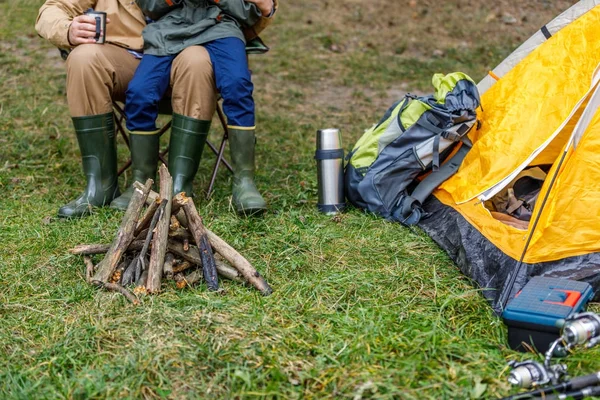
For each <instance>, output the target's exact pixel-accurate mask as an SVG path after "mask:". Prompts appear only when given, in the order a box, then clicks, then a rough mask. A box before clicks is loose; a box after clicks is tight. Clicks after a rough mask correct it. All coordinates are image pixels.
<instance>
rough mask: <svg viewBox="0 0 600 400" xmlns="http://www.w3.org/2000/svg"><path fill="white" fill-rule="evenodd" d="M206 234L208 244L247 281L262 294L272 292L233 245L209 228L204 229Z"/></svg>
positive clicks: (265, 294)
mask: <svg viewBox="0 0 600 400" xmlns="http://www.w3.org/2000/svg"><path fill="white" fill-rule="evenodd" d="M206 236H207V237H208V240H209V241H210V244H211V245H212V247H213V248H214V249H215V251H216V252H217V253H219V254H220V255H222V256H223V258H224V259H226V260H227V261H229V263H230V264H231V266H232V267H234V268H235V269H237V270H238V271H240V273H241V274H242V275H243V276H244V278H246V280H247V281H248V282H250V284H251V285H252V286H254V287H255V288H256V289H258V290H259V291H260V292H261V293H262V294H263V296H268V295H270V294H271V293H273V289H271V287H270V286H269V284H268V283H267V281H266V280H265V279H264V278H263V277H262V276H261V275H260V274H259V273H258V271H257V270H256V269H254V267H253V266H252V264H250V263H249V262H248V260H246V259H245V258H244V256H242V255H241V254H240V253H238V252H237V251H236V250H235V249H234V248H233V247H231V246H230V245H229V244H228V243H227V242H225V241H224V240H223V239H221V238H220V237H219V236H217V235H215V234H214V233H213V232H211V231H210V230H209V229H206Z"/></svg>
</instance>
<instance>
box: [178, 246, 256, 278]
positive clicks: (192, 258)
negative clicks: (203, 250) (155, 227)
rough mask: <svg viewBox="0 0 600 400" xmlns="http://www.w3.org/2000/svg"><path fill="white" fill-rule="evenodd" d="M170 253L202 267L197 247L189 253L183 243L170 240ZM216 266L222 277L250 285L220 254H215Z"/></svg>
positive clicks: (190, 249)
mask: <svg viewBox="0 0 600 400" xmlns="http://www.w3.org/2000/svg"><path fill="white" fill-rule="evenodd" d="M169 251H171V252H173V254H175V255H176V256H179V257H181V258H183V259H184V260H188V261H189V262H191V263H192V264H194V265H202V261H201V260H200V252H199V251H198V248H197V247H195V246H190V248H189V250H188V251H184V250H183V245H182V244H181V243H178V242H175V241H172V240H170V241H169ZM215 264H216V266H217V272H218V273H219V275H221V276H222V277H224V278H227V279H230V280H232V281H236V282H240V283H244V284H246V283H248V282H247V281H246V279H245V278H244V277H243V275H241V274H240V273H239V272H238V270H237V269H235V268H233V267H231V266H230V265H228V264H226V263H225V261H223V259H222V258H221V257H219V255H218V254H215Z"/></svg>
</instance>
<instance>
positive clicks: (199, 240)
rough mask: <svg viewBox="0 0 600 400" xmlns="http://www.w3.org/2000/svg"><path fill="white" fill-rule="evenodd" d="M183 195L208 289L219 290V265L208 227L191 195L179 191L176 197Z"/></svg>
mask: <svg viewBox="0 0 600 400" xmlns="http://www.w3.org/2000/svg"><path fill="white" fill-rule="evenodd" d="M179 196H181V197H182V198H183V201H182V203H183V207H182V208H183V212H184V213H185V216H186V218H187V221H188V228H189V229H190V231H191V233H192V235H193V236H194V240H195V241H196V244H197V245H198V249H199V250H200V259H201V260H202V272H203V274H204V280H205V281H206V285H207V286H208V290H212V291H216V290H219V278H218V277H217V266H216V265H215V256H214V255H213V251H212V247H210V243H209V241H208V238H207V236H206V228H205V227H204V224H203V223H202V218H201V217H200V214H198V210H196V206H195V205H194V201H193V200H192V198H191V197H186V196H185V195H184V194H183V193H179V194H178V195H177V196H176V197H179Z"/></svg>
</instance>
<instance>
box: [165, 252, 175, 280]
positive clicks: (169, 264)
mask: <svg viewBox="0 0 600 400" xmlns="http://www.w3.org/2000/svg"><path fill="white" fill-rule="evenodd" d="M174 262H175V257H174V256H173V253H167V254H165V264H164V265H163V275H164V276H165V278H167V279H173V275H174V274H175V273H174V272H173V263H174Z"/></svg>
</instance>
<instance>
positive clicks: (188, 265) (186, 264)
mask: <svg viewBox="0 0 600 400" xmlns="http://www.w3.org/2000/svg"><path fill="white" fill-rule="evenodd" d="M191 267H192V263H191V262H189V261H188V260H185V261H184V262H182V263H181V264H177V266H174V267H173V273H174V274H178V273H180V272H183V271H185V270H186V269H190V268H191Z"/></svg>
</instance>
